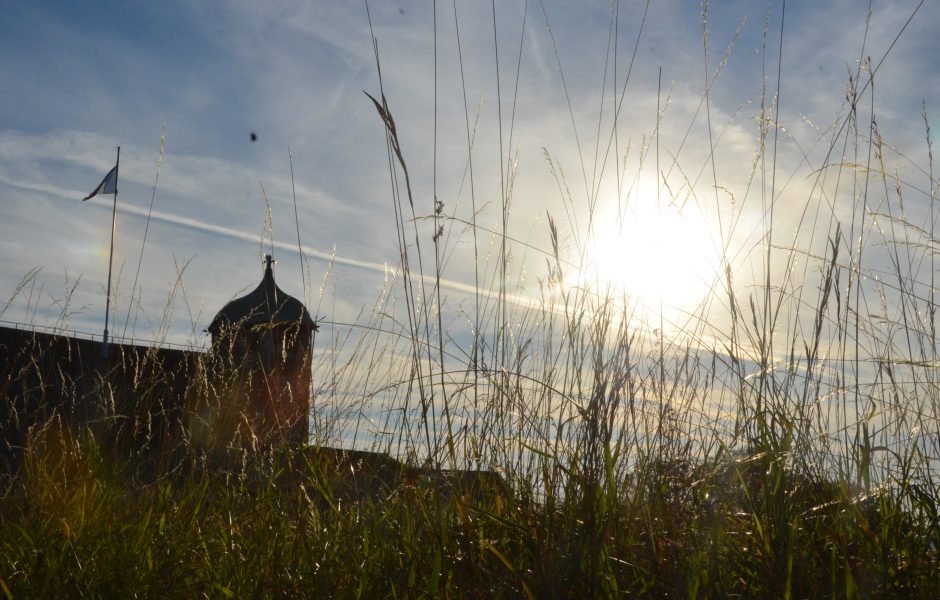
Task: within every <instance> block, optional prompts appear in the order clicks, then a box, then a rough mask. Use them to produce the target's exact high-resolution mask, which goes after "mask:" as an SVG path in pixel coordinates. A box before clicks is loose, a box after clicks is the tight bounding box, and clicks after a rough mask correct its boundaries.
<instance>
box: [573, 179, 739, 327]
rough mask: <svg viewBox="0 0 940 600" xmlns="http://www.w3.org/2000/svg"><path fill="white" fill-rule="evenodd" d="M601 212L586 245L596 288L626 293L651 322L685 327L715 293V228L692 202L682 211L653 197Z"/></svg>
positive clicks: (639, 313) (717, 256)
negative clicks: (622, 207) (686, 319)
mask: <svg viewBox="0 0 940 600" xmlns="http://www.w3.org/2000/svg"><path fill="white" fill-rule="evenodd" d="M611 205H614V203H611ZM618 212H619V214H618ZM603 213H606V214H603ZM603 213H602V214H601V218H599V219H598V220H597V221H596V223H595V226H594V228H593V235H592V239H591V241H590V242H589V245H588V265H589V268H588V271H587V273H588V274H589V275H588V276H589V277H590V278H592V279H593V280H594V286H595V287H596V288H598V291H600V292H603V293H611V294H618V295H622V297H624V298H625V299H627V300H628V301H630V302H631V304H632V306H633V307H634V308H635V313H634V314H637V316H639V317H641V318H644V319H647V320H648V321H649V322H650V324H653V325H656V323H658V321H659V320H660V316H661V317H662V320H663V321H664V322H668V323H671V324H673V325H674V326H675V325H681V323H682V322H683V320H684V319H683V315H685V316H688V315H689V314H690V313H691V312H693V311H695V309H696V308H697V307H698V306H700V305H701V303H702V302H703V301H704V300H705V299H706V298H707V297H708V295H709V294H710V293H711V291H712V289H713V286H714V281H715V276H716V274H717V273H718V271H719V268H720V266H721V252H720V246H721V243H720V236H719V235H718V230H717V228H716V227H715V226H714V225H713V224H712V223H710V222H709V219H708V218H707V215H705V214H703V213H702V211H700V210H699V209H698V208H697V207H695V206H694V205H692V203H688V204H687V205H686V206H684V207H679V206H676V205H675V204H671V203H669V202H668V201H662V202H657V200H656V198H655V195H654V196H653V197H652V198H650V197H649V196H647V197H643V196H635V197H634V198H631V202H630V203H629V204H628V206H626V207H625V208H624V209H622V210H621V211H617V210H616V207H615V205H614V207H613V208H606V209H604V211H603ZM660 309H662V310H661V311H660ZM657 326H658V325H657Z"/></svg>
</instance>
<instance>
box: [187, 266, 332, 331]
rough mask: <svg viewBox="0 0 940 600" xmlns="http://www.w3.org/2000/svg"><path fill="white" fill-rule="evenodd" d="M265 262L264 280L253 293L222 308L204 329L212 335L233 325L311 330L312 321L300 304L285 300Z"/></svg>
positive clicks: (293, 300) (290, 299)
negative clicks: (296, 325) (290, 326)
mask: <svg viewBox="0 0 940 600" xmlns="http://www.w3.org/2000/svg"><path fill="white" fill-rule="evenodd" d="M271 262H273V261H269V262H268V264H267V266H266V267H265V269H264V278H263V279H262V280H261V283H260V284H258V287H256V288H255V289H254V290H252V291H251V292H249V293H248V294H246V295H244V296H242V297H241V298H236V299H235V300H232V301H231V302H229V303H228V304H226V305H225V306H224V307H223V308H222V310H220V311H219V312H218V314H217V315H215V318H214V319H212V323H210V324H209V327H207V328H206V331H208V332H209V333H212V334H215V333H218V332H220V331H221V330H222V329H224V328H226V327H229V326H231V325H234V324H244V325H259V324H262V323H296V322H298V321H300V322H303V324H306V325H310V326H313V325H314V323H313V319H311V318H310V313H309V312H307V308H306V307H305V306H304V305H303V303H302V302H301V301H300V300H298V299H297V298H294V297H293V296H289V295H288V294H287V293H285V292H284V290H282V289H281V288H279V287H277V284H276V283H274V272H273V270H272V269H271Z"/></svg>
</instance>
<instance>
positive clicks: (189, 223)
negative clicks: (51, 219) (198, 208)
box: [0, 175, 540, 308]
mask: <svg viewBox="0 0 940 600" xmlns="http://www.w3.org/2000/svg"><path fill="white" fill-rule="evenodd" d="M0 181H2V182H3V183H5V184H7V185H10V186H13V187H17V188H20V189H25V190H30V191H34V192H40V193H43V194H48V195H50V196H54V197H56V198H59V199H61V200H65V201H68V202H72V201H75V199H76V198H81V197H82V195H83V194H82V193H81V192H77V191H74V190H68V189H65V188H60V187H57V186H52V185H46V184H41V183H32V182H22V181H13V180H10V179H8V178H6V177H3V176H2V175H0ZM87 204H91V205H93V206H97V207H99V208H102V209H107V210H111V206H110V204H109V203H108V201H107V200H106V199H100V198H92V199H91V200H89V201H88V202H87ZM117 210H118V212H120V213H124V214H129V215H133V216H137V217H142V218H147V210H146V209H144V208H141V207H137V206H134V205H131V204H127V203H124V204H119V205H118V207H117ZM150 218H151V219H155V220H157V221H161V222H163V223H168V224H171V225H177V226H180V227H185V228H187V229H192V230H195V231H203V232H206V233H213V234H215V235H221V236H224V237H227V238H231V239H237V240H245V241H248V242H253V243H257V242H258V235H257V234H256V233H251V232H248V231H244V230H242V229H236V228H234V227H226V226H224V225H216V224H214V223H207V222H206V221H203V220H201V219H196V218H193V217H186V216H183V215H177V214H173V213H168V212H163V211H158V210H154V211H153V212H152V213H151V214H150ZM274 247H275V248H277V249H278V250H282V251H284V252H289V253H291V254H297V246H296V245H292V244H289V243H287V242H277V241H276V242H274ZM302 249H303V253H304V255H305V256H308V257H313V258H315V259H317V260H320V261H323V262H327V263H329V262H332V263H335V264H340V265H345V266H348V267H354V268H357V269H363V270H366V271H371V272H376V273H383V274H385V273H388V272H392V273H399V269H398V267H396V266H392V265H390V264H388V263H378V262H372V261H366V260H358V259H355V258H347V257H344V256H337V255H336V254H334V253H332V252H324V251H322V250H317V249H316V248H311V247H309V246H302ZM412 277H413V278H414V279H416V280H417V279H419V278H420V277H422V276H421V275H419V274H416V273H412ZM434 281H435V279H433V278H431V277H430V276H427V283H429V284H433V283H434ZM440 285H441V287H442V288H446V289H449V290H452V291H454V292H459V293H463V294H469V295H473V294H476V293H479V294H480V295H481V296H486V297H493V298H495V297H497V295H498V292H494V291H491V290H484V289H480V290H477V289H476V288H474V286H472V285H468V284H466V283H461V282H459V281H454V280H452V279H444V278H441V279H440ZM506 300H507V301H509V302H512V303H514V304H517V305H520V306H527V307H533V308H534V307H538V306H540V303H539V302H538V301H537V300H536V299H534V298H529V297H526V296H520V295H515V294H507V295H506Z"/></svg>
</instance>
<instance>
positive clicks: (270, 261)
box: [264, 254, 277, 269]
mask: <svg viewBox="0 0 940 600" xmlns="http://www.w3.org/2000/svg"><path fill="white" fill-rule="evenodd" d="M275 264H277V261H276V260H274V257H273V256H271V255H270V254H265V255H264V268H265V269H270V268H271V267H272V266H273V265H275Z"/></svg>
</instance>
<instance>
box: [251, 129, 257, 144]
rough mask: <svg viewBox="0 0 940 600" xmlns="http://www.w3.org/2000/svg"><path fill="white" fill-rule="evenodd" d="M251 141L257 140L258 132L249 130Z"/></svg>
mask: <svg viewBox="0 0 940 600" xmlns="http://www.w3.org/2000/svg"><path fill="white" fill-rule="evenodd" d="M251 141H253V142H257V141H258V134H256V133H255V132H254V131H252V132H251Z"/></svg>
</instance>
